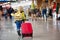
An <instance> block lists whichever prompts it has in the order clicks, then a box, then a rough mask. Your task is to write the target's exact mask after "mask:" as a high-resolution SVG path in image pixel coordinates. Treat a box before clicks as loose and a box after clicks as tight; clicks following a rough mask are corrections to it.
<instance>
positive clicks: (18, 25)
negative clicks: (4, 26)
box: [15, 21, 22, 31]
mask: <svg viewBox="0 0 60 40" xmlns="http://www.w3.org/2000/svg"><path fill="white" fill-rule="evenodd" d="M15 23H16V28H17V31H18V30H20V27H21V24H22V21H16V22H15Z"/></svg>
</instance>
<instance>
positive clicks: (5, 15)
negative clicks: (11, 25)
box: [3, 7, 8, 19]
mask: <svg viewBox="0 0 60 40" xmlns="http://www.w3.org/2000/svg"><path fill="white" fill-rule="evenodd" d="M3 13H4V17H5V19H7V17H8V16H7V9H6V7H5V8H4V9H3Z"/></svg>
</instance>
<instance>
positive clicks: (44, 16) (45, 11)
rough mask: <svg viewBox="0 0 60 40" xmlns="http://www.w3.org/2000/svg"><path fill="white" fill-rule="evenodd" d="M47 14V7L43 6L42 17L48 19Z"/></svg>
mask: <svg viewBox="0 0 60 40" xmlns="http://www.w3.org/2000/svg"><path fill="white" fill-rule="evenodd" d="M46 13H47V9H46V6H43V7H42V16H43V19H44V18H46V17H47V14H46ZM46 20H47V18H46Z"/></svg>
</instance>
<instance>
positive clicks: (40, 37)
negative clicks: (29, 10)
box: [0, 19, 60, 40]
mask: <svg viewBox="0 0 60 40" xmlns="http://www.w3.org/2000/svg"><path fill="white" fill-rule="evenodd" d="M29 21H30V22H31V23H32V26H33V38H27V37H26V38H24V39H23V40H60V21H53V20H52V19H49V20H47V21H43V20H42V19H38V20H37V21H31V20H29ZM20 39H21V38H20ZM0 40H19V38H18V35H17V33H16V25H15V23H14V22H13V21H11V20H5V19H3V20H1V21H0Z"/></svg>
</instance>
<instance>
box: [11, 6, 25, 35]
mask: <svg viewBox="0 0 60 40" xmlns="http://www.w3.org/2000/svg"><path fill="white" fill-rule="evenodd" d="M11 15H12V16H14V18H15V23H16V28H17V33H18V36H21V34H20V28H21V24H22V23H23V22H24V21H25V19H26V17H25V14H24V11H23V8H22V7H21V6H20V7H19V8H18V11H17V12H16V13H15V14H14V13H12V14H11Z"/></svg>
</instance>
